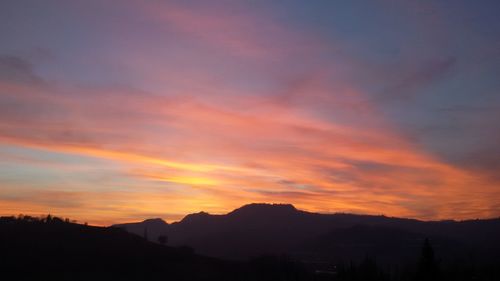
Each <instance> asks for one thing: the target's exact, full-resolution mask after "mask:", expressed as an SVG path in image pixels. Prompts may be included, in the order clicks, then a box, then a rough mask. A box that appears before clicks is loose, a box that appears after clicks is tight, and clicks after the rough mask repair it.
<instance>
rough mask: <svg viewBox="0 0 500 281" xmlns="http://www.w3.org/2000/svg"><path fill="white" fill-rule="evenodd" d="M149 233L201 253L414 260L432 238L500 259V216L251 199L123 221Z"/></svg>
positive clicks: (448, 251) (456, 250)
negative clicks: (445, 216)
mask: <svg viewBox="0 0 500 281" xmlns="http://www.w3.org/2000/svg"><path fill="white" fill-rule="evenodd" d="M114 227H119V228H123V229H125V230H127V231H129V232H132V233H135V234H137V235H143V233H144V231H145V229H146V228H147V232H148V233H149V237H148V238H149V239H150V240H151V241H156V240H157V237H158V236H159V235H167V236H168V239H169V245H173V246H181V245H187V246H189V247H192V248H193V249H194V250H195V251H196V252H197V253H200V254H203V255H207V256H213V257H219V258H226V259H236V260H238V259H248V258H251V257H255V256H259V255H264V254H270V255H280V254H286V255H291V256H293V257H296V258H299V259H302V260H328V261H338V260H341V259H350V260H361V259H363V258H364V257H366V256H367V255H369V256H377V258H378V259H379V260H380V261H382V262H384V261H386V262H414V260H413V259H415V257H416V256H417V255H416V253H418V252H419V250H420V246H421V244H422V241H423V240H424V239H425V238H426V237H429V238H431V239H432V241H434V242H435V244H436V245H435V246H436V247H437V249H438V252H439V254H440V255H441V256H443V257H453V258H458V257H467V256H470V255H474V257H475V258H477V259H482V258H484V259H486V258H488V259H498V258H499V254H498V253H499V252H500V241H499V240H498V237H500V219H489V220H469V221H420V220H416V219H406V218H393V217H386V216H372V215H355V214H342V213H341V214H319V213H311V212H306V211H302V210H298V209H296V208H295V207H294V206H293V205H289V204H249V205H245V206H242V207H240V208H238V209H235V210H234V211H232V212H229V213H227V214H225V215H211V214H208V213H206V212H200V213H195V214H190V215H187V216H186V217H184V218H183V219H182V220H181V221H179V222H174V223H171V224H167V223H166V222H164V221H159V220H158V221H157V220H155V221H154V222H153V221H151V220H146V221H144V222H139V223H132V224H120V225H115V226H114Z"/></svg>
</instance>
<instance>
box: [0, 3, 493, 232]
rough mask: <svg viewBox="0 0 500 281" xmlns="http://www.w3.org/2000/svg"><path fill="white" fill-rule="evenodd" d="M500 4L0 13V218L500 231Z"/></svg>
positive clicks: (70, 8) (163, 6)
mask: <svg viewBox="0 0 500 281" xmlns="http://www.w3.org/2000/svg"><path fill="white" fill-rule="evenodd" d="M499 13H500V1H497V0H492V1H466V0H463V1H462V0H448V1H395V0H380V1H331V0H324V1H319V0H318V1H291V0H289V1H269V0H262V1H260V0H257V1H201V0H199V1H154V0H153V1H88V0H82V1H62V0H61V1H45V0H44V1H22V0H12V1H11V0H6V1H1V2H0V38H1V39H0V215H16V214H19V213H23V214H34V215H39V214H47V213H52V214H55V215H60V216H63V217H70V218H72V219H77V220H79V221H88V222H89V223H92V224H98V225H107V224H111V223H118V222H127V221H136V220H142V219H145V218H151V217H161V218H164V219H165V220H167V221H169V222H171V221H175V220H179V219H181V218H182V217H183V216H184V215H186V214H188V213H192V212H198V211H202V210H203V211H207V212H210V213H225V212H228V211H230V210H232V209H234V208H236V207H239V206H241V205H243V204H247V203H251V202H269V203H292V204H294V205H295V206H296V207H297V208H300V209H304V210H308V211H315V212H325V213H332V212H350V213H364V214H377V215H379V214H385V215H387V216H403V217H411V218H419V219H432V220H434V219H471V218H490V217H498V216H500V79H499V78H500V17H499Z"/></svg>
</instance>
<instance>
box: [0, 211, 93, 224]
mask: <svg viewBox="0 0 500 281" xmlns="http://www.w3.org/2000/svg"><path fill="white" fill-rule="evenodd" d="M0 221H2V222H30V223H72V224H76V223H78V221H77V220H70V219H69V218H61V217H57V216H52V215H51V214H48V215H41V216H38V217H34V216H30V215H23V214H19V215H18V216H2V217H0ZM84 225H87V222H85V223H84Z"/></svg>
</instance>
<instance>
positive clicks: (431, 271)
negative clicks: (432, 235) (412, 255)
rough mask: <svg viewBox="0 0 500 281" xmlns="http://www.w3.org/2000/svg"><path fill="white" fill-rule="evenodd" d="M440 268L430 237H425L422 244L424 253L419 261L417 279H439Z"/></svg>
mask: <svg viewBox="0 0 500 281" xmlns="http://www.w3.org/2000/svg"><path fill="white" fill-rule="evenodd" d="M438 273H439V268H438V264H437V261H436V258H435V257H434V250H433V249H432V246H431V243H430V241H429V239H428V238H425V240H424V245H423V246H422V253H421V256H420V260H419V263H418V271H417V280H419V281H434V280H438Z"/></svg>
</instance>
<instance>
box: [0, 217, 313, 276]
mask: <svg viewBox="0 0 500 281" xmlns="http://www.w3.org/2000/svg"><path fill="white" fill-rule="evenodd" d="M148 223H150V224H155V223H161V222H160V221H156V222H155V221H148ZM0 253H1V257H2V258H1V259H0V280H51V281H54V280H68V281H69V280H89V281H90V280H92V281H99V280H141V281H142V280H207V281H208V280H218V281H219V280H231V281H232V280H310V279H308V278H307V276H306V277H303V276H302V275H305V274H306V273H305V270H303V269H302V268H301V267H300V266H298V265H296V264H295V263H294V262H292V261H286V260H277V259H274V260H265V261H253V262H252V263H242V262H235V261H224V260H220V259H216V258H209V257H203V256H199V255H196V254H194V253H193V251H192V249H189V248H186V247H180V248H174V247H168V246H163V245H159V244H156V243H151V242H149V241H147V240H145V239H143V238H142V237H140V236H137V235H134V234H130V233H127V232H125V231H123V230H121V229H117V228H110V227H94V226H87V225H80V224H75V223H70V222H69V221H66V222H65V221H63V220H61V219H58V218H49V219H43V220H40V219H36V218H32V217H23V218H15V217H1V218H0Z"/></svg>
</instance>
